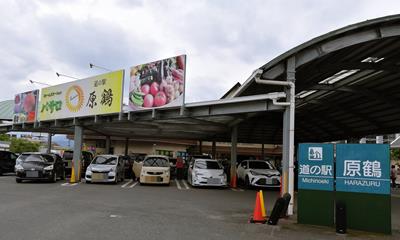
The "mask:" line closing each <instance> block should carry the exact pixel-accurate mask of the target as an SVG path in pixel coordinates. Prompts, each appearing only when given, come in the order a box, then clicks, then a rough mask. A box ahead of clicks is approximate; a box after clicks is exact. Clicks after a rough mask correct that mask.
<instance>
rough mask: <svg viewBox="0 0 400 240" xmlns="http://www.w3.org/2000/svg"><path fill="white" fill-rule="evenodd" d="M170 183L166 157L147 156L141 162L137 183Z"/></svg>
mask: <svg viewBox="0 0 400 240" xmlns="http://www.w3.org/2000/svg"><path fill="white" fill-rule="evenodd" d="M169 181H170V165H169V159H168V157H167V156H162V155H148V156H146V158H145V159H144V160H143V165H142V170H141V172H140V178H139V182H140V184H143V183H151V184H166V185H169V184H170V183H169Z"/></svg>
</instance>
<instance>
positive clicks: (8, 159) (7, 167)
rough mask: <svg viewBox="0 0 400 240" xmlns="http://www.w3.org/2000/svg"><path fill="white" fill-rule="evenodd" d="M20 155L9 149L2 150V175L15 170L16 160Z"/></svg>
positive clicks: (0, 159) (0, 155)
mask: <svg viewBox="0 0 400 240" xmlns="http://www.w3.org/2000/svg"><path fill="white" fill-rule="evenodd" d="M17 158H18V156H17V155H15V154H14V153H12V152H9V151H0V175H2V174H3V173H11V172H14V166H15V160H17Z"/></svg>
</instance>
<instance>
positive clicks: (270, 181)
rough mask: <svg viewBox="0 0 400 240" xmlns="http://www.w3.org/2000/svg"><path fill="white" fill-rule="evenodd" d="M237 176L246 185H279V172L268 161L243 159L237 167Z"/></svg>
mask: <svg viewBox="0 0 400 240" xmlns="http://www.w3.org/2000/svg"><path fill="white" fill-rule="evenodd" d="M237 177H238V180H239V181H240V182H243V183H244V184H245V186H246V187H251V186H254V187H280V186H281V174H280V173H279V171H278V170H276V169H275V167H274V166H273V165H272V164H271V163H270V162H268V161H262V160H244V161H242V162H241V163H240V164H239V166H238V167H237Z"/></svg>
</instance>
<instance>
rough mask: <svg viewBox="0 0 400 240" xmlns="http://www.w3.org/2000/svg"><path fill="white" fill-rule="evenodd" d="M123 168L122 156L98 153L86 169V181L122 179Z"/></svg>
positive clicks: (116, 180)
mask: <svg viewBox="0 0 400 240" xmlns="http://www.w3.org/2000/svg"><path fill="white" fill-rule="evenodd" d="M124 179H125V169H124V160H123V158H122V156H118V155H98V156H96V157H95V158H94V159H93V161H92V162H91V163H90V165H89V166H88V167H87V169H86V173H85V180H86V183H92V182H111V183H117V182H118V181H121V182H122V181H124Z"/></svg>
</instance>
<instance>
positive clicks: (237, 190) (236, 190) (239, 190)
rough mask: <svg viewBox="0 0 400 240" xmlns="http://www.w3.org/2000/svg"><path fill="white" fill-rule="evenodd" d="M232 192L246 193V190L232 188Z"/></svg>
mask: <svg viewBox="0 0 400 240" xmlns="http://www.w3.org/2000/svg"><path fill="white" fill-rule="evenodd" d="M231 190H232V191H235V192H244V189H241V188H231Z"/></svg>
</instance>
